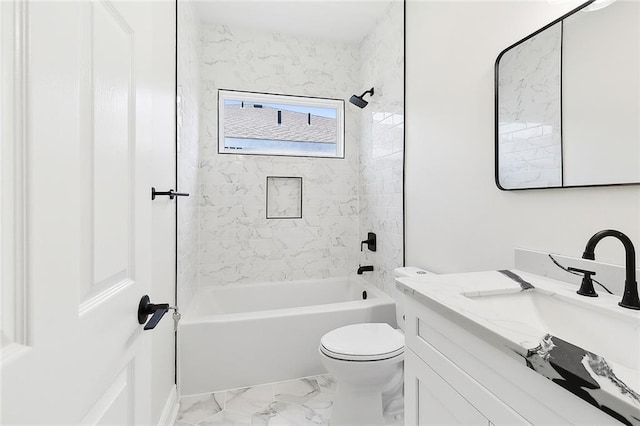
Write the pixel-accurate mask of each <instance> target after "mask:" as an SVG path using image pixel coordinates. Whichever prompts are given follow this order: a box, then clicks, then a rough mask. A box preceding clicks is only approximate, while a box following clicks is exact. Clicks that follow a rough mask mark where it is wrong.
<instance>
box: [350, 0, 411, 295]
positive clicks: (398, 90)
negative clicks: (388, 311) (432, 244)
mask: <svg viewBox="0 0 640 426" xmlns="http://www.w3.org/2000/svg"><path fill="white" fill-rule="evenodd" d="M403 40H404V12H403V4H402V2H393V3H391V4H390V6H389V8H388V9H387V11H386V13H385V14H384V15H383V16H382V17H381V18H380V19H379V21H378V23H377V25H376V27H375V29H374V30H373V31H372V32H371V33H370V34H369V36H367V37H366V38H365V39H364V40H363V42H362V44H361V46H360V57H361V58H362V62H361V66H360V70H361V71H360V79H361V81H363V82H364V84H365V86H366V88H369V87H371V86H374V87H375V95H374V96H373V97H371V101H370V103H369V105H368V106H367V107H366V108H365V109H363V110H362V120H361V132H362V134H361V145H360V236H361V237H363V239H364V238H365V237H366V235H367V232H369V231H372V232H375V233H376V235H377V239H378V244H377V251H376V252H375V253H374V252H369V251H367V250H365V251H364V252H363V253H362V255H361V258H360V263H361V264H362V265H375V268H376V269H375V270H374V271H373V272H372V273H367V274H365V275H364V276H365V277H366V278H367V279H368V280H369V281H371V282H372V283H373V284H374V285H376V286H377V287H378V288H381V289H382V290H384V291H385V292H387V293H388V294H392V289H393V287H394V278H393V269H395V268H397V267H399V266H402V264H403V236H402V235H403V220H404V218H403V205H402V203H403V199H402V175H403V152H404V101H403V100H404V53H403V52H404V46H403V43H404V41H403Z"/></svg>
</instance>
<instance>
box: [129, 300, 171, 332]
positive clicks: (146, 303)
mask: <svg viewBox="0 0 640 426" xmlns="http://www.w3.org/2000/svg"><path fill="white" fill-rule="evenodd" d="M169 309H176V308H174V307H173V306H169V304H168V303H158V304H156V303H151V299H149V296H147V295H144V296H142V299H140V303H139V304H138V324H144V323H145V322H147V319H148V318H149V315H152V317H151V319H150V320H149V322H147V323H146V324H145V326H144V329H145V330H152V329H154V328H155V327H156V325H158V323H159V322H160V320H161V319H162V317H163V316H164V314H166V313H167V312H168V311H169Z"/></svg>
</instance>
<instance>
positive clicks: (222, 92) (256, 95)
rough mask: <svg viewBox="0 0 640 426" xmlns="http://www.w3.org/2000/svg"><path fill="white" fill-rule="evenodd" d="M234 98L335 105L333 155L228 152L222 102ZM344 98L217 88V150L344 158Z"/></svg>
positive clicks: (269, 153)
mask: <svg viewBox="0 0 640 426" xmlns="http://www.w3.org/2000/svg"><path fill="white" fill-rule="evenodd" d="M228 99H229V100H237V101H248V102H263V103H283V104H289V105H295V106H308V107H320V108H335V110H336V136H337V141H336V155H317V154H314V153H313V152H310V153H309V154H305V153H302V152H296V153H286V152H285V153H274V152H269V151H267V150H251V151H239V152H230V151H228V150H225V145H224V139H225V138H224V102H225V100H228ZM345 139H346V137H345V102H344V99H333V98H320V97H313V96H298V95H285V94H277V93H263V92H248V91H242V90H230V89H218V154H231V155H264V156H274V157H310V158H339V159H344V158H345Z"/></svg>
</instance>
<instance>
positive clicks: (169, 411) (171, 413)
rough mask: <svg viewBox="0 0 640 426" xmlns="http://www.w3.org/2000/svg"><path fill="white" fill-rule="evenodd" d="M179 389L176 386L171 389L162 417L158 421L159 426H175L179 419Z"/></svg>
mask: <svg viewBox="0 0 640 426" xmlns="http://www.w3.org/2000/svg"><path fill="white" fill-rule="evenodd" d="M178 408H179V405H178V389H177V387H176V386H173V387H172V388H171V392H170V393H169V397H168V398H167V402H165V404H164V408H163V409H162V415H161V416H160V420H158V426H173V424H174V423H175V422H176V418H177V417H178Z"/></svg>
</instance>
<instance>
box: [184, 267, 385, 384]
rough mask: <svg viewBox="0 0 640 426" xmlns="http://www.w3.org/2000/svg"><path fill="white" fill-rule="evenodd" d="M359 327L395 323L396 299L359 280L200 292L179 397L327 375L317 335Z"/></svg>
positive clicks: (188, 324) (192, 310)
mask: <svg viewBox="0 0 640 426" xmlns="http://www.w3.org/2000/svg"><path fill="white" fill-rule="evenodd" d="M363 292H364V293H366V299H364V298H363ZM361 322H386V323H389V324H390V325H392V326H394V327H395V326H396V317H395V303H394V301H393V299H391V298H390V297H389V296H387V295H386V294H385V293H383V292H382V291H380V290H378V289H377V288H375V287H374V286H372V285H370V284H368V283H367V282H365V281H364V280H362V279H361V278H358V277H349V278H328V279H320V280H306V281H291V282H277V283H260V284H245V285H230V286H225V287H205V288H201V289H199V290H198V292H197V293H196V295H195V296H194V298H193V302H192V303H191V304H190V306H189V307H188V308H187V309H186V310H185V312H184V313H183V317H182V320H181V321H180V328H179V331H178V378H179V380H178V385H179V387H180V391H181V394H182V395H194V394H201V393H208V392H215V391H219V390H225V389H234V388H240V387H246V386H253V385H258V384H264V383H273V382H279V381H283V380H290V379H295V378H299V377H306V376H313V375H317V374H322V373H325V372H326V371H325V370H324V368H323V367H322V365H321V363H320V356H319V354H318V344H319V342H320V337H322V335H323V334H325V333H327V332H328V331H330V330H333V329H334V328H337V327H340V326H343V325H348V324H355V323H361Z"/></svg>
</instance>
